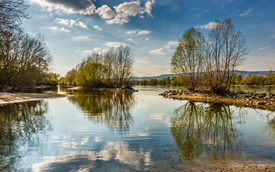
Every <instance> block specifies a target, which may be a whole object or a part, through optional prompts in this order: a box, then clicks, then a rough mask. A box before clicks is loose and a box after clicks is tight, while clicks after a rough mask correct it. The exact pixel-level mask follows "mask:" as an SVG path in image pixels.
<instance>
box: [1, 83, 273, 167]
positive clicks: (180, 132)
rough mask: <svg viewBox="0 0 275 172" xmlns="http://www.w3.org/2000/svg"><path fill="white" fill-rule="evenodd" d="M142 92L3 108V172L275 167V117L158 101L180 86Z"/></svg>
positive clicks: (221, 106) (148, 88) (81, 95)
mask: <svg viewBox="0 0 275 172" xmlns="http://www.w3.org/2000/svg"><path fill="white" fill-rule="evenodd" d="M135 89H138V90H139V92H135V93H113V92H93V93H92V92H81V91H70V90H68V89H58V90H48V91H47V92H48V93H56V92H59V93H69V94H72V95H74V96H72V97H66V98H58V99H48V100H44V101H35V102H26V103H19V104H14V105H9V106H4V107H0V143H1V144H0V171H58V172H60V171H146V170H148V171H183V170H186V171H192V170H193V171H197V170H201V169H210V168H213V167H219V166H223V167H225V166H232V165H238V164H240V165H242V164H257V165H261V164H268V165H275V113H273V112H270V111H265V110H257V109H252V108H237V107H235V106H227V105H224V104H206V103H198V102H188V101H179V100H172V99H165V98H163V97H162V96H158V94H159V93H161V92H163V91H164V90H169V89H182V88H181V87H172V88H171V87H165V86H164V87H161V86H136V87H135ZM233 89H234V90H235V91H237V90H243V91H247V90H248V91H250V90H251V89H252V88H247V87H246V88H245V87H235V88H233ZM253 89H254V90H253ZM253 89H252V91H257V92H274V90H275V88H274V87H271V88H266V87H257V88H253Z"/></svg>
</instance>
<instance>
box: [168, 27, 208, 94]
mask: <svg viewBox="0 0 275 172" xmlns="http://www.w3.org/2000/svg"><path fill="white" fill-rule="evenodd" d="M204 43H205V41H204V37H203V35H202V33H201V32H199V31H198V30H197V29H195V28H193V27H191V28H189V29H187V30H186V31H185V32H184V34H183V35H182V39H180V40H179V44H178V46H177V49H176V51H175V52H174V54H173V57H172V60H171V71H172V73H174V74H181V75H182V76H183V77H185V82H184V83H183V84H184V86H185V87H186V88H187V89H188V90H190V91H194V90H195V89H197V88H198V87H199V86H200V81H201V79H200V77H199V76H200V73H202V72H203V63H204V58H205V57H204V54H203V53H204V49H203V48H204ZM174 79H175V78H174ZM171 84H172V85H176V81H175V80H174V81H173V83H172V81H171Z"/></svg>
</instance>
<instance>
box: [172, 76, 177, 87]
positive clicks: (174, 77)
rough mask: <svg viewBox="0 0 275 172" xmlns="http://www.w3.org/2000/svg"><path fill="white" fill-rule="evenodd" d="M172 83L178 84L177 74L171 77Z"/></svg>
mask: <svg viewBox="0 0 275 172" xmlns="http://www.w3.org/2000/svg"><path fill="white" fill-rule="evenodd" d="M171 85H178V79H177V77H176V76H173V77H172V78H171Z"/></svg>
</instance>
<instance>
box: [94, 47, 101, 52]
mask: <svg viewBox="0 0 275 172" xmlns="http://www.w3.org/2000/svg"><path fill="white" fill-rule="evenodd" d="M101 50H102V48H99V47H97V48H94V51H97V52H98V51H101Z"/></svg>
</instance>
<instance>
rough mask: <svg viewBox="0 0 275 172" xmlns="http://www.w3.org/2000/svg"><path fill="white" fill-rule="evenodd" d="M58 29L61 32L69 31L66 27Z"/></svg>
mask: <svg viewBox="0 0 275 172" xmlns="http://www.w3.org/2000/svg"><path fill="white" fill-rule="evenodd" d="M60 31H61V32H67V33H69V32H70V31H69V30H68V29H65V28H61V29H60Z"/></svg>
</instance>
